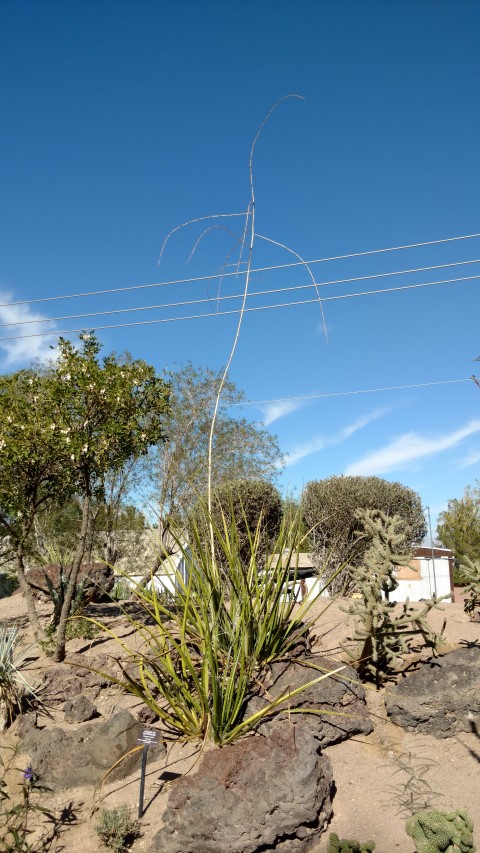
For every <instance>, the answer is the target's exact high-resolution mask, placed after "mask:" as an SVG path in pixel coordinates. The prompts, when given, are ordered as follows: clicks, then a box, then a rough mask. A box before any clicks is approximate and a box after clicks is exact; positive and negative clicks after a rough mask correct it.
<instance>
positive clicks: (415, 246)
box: [0, 233, 480, 308]
mask: <svg viewBox="0 0 480 853" xmlns="http://www.w3.org/2000/svg"><path fill="white" fill-rule="evenodd" d="M476 237H480V233H478V234H463V235H461V236H459V237H445V238H443V239H442V240H425V241H423V242H421V243H407V244H405V245H403V246H389V247H387V248H383V249H370V250H368V251H364V252H349V253H348V254H345V255H332V256H331V257H328V258H316V259H315V260H312V261H296V262H291V263H288V264H275V265H272V266H266V267H255V268H254V269H252V270H250V274H251V275H253V274H254V273H258V272H270V271H273V270H282V269H289V268H292V267H300V266H306V265H307V264H308V265H310V266H311V265H312V264H324V263H327V262H329V261H341V260H347V259H349V258H361V257H366V256H368V255H380V254H385V253H387V252H399V251H403V250H405V249H418V248H421V247H423V246H438V245H440V244H442V243H454V242H457V241H459V240H472V239H474V238H476ZM238 275H242V273H241V272H240V273H239V272H238V270H235V271H234V272H223V273H214V274H212V275H201V276H195V277H192V278H179V279H171V280H170V281H161V282H154V283H152V284H134V285H129V286H127V287H114V288H108V289H104V290H89V291H85V292H84V293H63V294H60V295H58V296H41V297H37V298H35V299H22V300H18V301H16V302H2V303H0V308H6V307H9V306H13V305H34V304H37V303H40V302H55V301H56V300H60V299H80V298H83V297H87V296H102V295H104V294H109V293H126V292H127V291H133V290H145V289H148V288H151V287H166V286H167V285H173V284H189V283H192V282H196V281H211V280H213V279H224V278H229V277H232V276H238Z"/></svg>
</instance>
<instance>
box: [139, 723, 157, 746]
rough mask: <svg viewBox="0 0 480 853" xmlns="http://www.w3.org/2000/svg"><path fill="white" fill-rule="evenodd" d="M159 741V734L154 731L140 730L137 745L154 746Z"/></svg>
mask: <svg viewBox="0 0 480 853" xmlns="http://www.w3.org/2000/svg"><path fill="white" fill-rule="evenodd" d="M159 741H160V732H159V731H157V730H156V729H144V728H143V727H142V728H141V729H140V731H139V733H138V737H137V743H143V744H144V746H155V745H156V744H157V743H159Z"/></svg>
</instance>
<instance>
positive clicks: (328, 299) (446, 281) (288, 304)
mask: <svg viewBox="0 0 480 853" xmlns="http://www.w3.org/2000/svg"><path fill="white" fill-rule="evenodd" d="M479 278H480V275H469V276H462V277H461V278H447V279H441V280H440V281H429V282H424V283H422V284H406V285H401V286H399V287H388V288H382V289H381V290H365V291H363V292H361V293H343V294H339V295H337V296H324V297H322V302H332V301H334V300H337V299H355V298H356V297H359V296H375V295H378V294H379V293H394V292H400V291H401V290H416V289H417V288H421V287H422V288H423V287H435V286H437V285H440V284H455V283H456V282H463V281H473V280H474V279H479ZM313 286H314V285H311V284H306V285H303V286H302V287H303V289H307V288H312V287H313ZM269 292H271V291H266V293H269ZM250 295H251V296H254V295H255V293H253V294H250ZM242 296H243V294H241V293H240V294H236V295H234V296H229V297H223V298H225V299H227V298H228V299H240V298H242ZM200 301H202V300H200ZM312 303H315V304H317V303H318V299H302V300H297V301H295V302H281V303H279V304H277V305H259V306H257V307H250V308H244V309H243V310H244V312H245V313H246V312H254V311H272V310H274V309H277V308H293V307H294V306H296V305H311V304H312ZM173 304H174V305H176V304H191V303H188V302H187V303H173ZM162 307H164V308H165V307H168V306H167V305H164V306H162ZM240 311H241V309H240V308H232V309H231V310H230V311H216V312H215V313H212V312H209V313H208V314H189V315H187V316H185V317H163V318H161V319H158V320H137V321H136V322H130V323H111V324H110V323H109V324H105V325H103V326H97V325H96V326H95V330H96V331H101V330H103V329H126V328H131V327H133V326H151V325H155V324H159V323H177V322H180V321H182V320H201V319H204V318H207V317H225V316H228V315H233V314H239V313H240ZM36 322H40V321H36ZM50 322H51V320H50ZM16 325H20V324H16ZM82 331H84V329H81V328H77V329H53V330H51V331H49V332H34V333H31V334H27V335H8V336H2V337H0V341H13V340H19V339H20V338H42V337H47V336H50V337H51V336H52V335H53V336H57V335H67V334H75V333H77V332H82Z"/></svg>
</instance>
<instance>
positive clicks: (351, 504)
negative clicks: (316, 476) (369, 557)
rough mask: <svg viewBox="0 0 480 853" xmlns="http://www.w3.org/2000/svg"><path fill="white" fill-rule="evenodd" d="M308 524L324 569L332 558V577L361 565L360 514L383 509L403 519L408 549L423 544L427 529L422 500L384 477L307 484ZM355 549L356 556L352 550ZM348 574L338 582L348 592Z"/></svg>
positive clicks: (304, 499)
mask: <svg viewBox="0 0 480 853" xmlns="http://www.w3.org/2000/svg"><path fill="white" fill-rule="evenodd" d="M302 509H303V515H304V519H305V522H306V524H307V526H308V527H309V528H312V534H311V535H312V540H313V554H314V559H315V561H316V565H317V568H318V569H319V570H320V571H321V570H322V566H323V564H324V562H325V560H326V559H328V568H327V570H326V574H327V575H330V574H332V573H333V571H335V570H336V569H338V567H339V566H341V565H342V563H344V562H345V561H346V560H347V559H348V560H350V562H352V561H353V564H358V563H359V562H360V561H361V560H362V558H363V553H364V550H365V548H366V547H367V542H366V540H363V541H360V542H359V541H358V533H359V532H362V531H361V525H360V522H359V520H358V517H357V515H356V511H357V510H359V509H363V510H380V511H381V512H383V513H384V514H385V515H386V516H388V517H393V516H394V515H398V516H399V517H400V519H401V532H402V535H403V537H404V541H403V544H402V547H405V548H409V547H411V546H413V545H417V544H420V542H421V541H422V539H423V538H424V537H425V535H426V532H427V528H426V523H425V517H424V514H423V510H422V504H421V500H420V497H419V496H418V494H417V493H416V492H414V491H413V490H412V489H409V488H408V487H407V486H404V485H402V484H401V483H391V482H389V481H388V480H383V479H381V478H380V477H359V476H357V477H353V476H352V477H343V476H340V477H329V478H328V479H326V480H312V481H311V482H309V483H307V484H306V486H305V489H304V492H303V495H302ZM354 545H355V553H354V554H352V548H353V546H354ZM346 577H347V575H346V574H345V573H340V574H339V575H338V577H337V579H336V581H335V582H334V584H333V588H334V589H335V590H338V589H341V588H343V585H344V583H345V579H346Z"/></svg>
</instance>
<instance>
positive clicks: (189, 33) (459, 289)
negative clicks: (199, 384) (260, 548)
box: [0, 0, 480, 517]
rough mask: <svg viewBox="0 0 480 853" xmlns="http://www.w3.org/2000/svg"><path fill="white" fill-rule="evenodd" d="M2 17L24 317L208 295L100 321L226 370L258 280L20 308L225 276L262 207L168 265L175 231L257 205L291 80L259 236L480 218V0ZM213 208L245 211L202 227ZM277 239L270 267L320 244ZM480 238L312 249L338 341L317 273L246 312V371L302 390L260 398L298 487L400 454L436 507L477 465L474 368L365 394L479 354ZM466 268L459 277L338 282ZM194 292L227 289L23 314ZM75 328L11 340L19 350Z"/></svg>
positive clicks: (259, 287)
mask: <svg viewBox="0 0 480 853" xmlns="http://www.w3.org/2000/svg"><path fill="white" fill-rule="evenodd" d="M0 16H1V26H0V32H1V35H0V79H1V80H2V83H1V89H0V98H1V114H2V126H1V130H0V151H1V158H0V169H1V173H2V174H1V181H0V184H1V188H2V191H1V194H0V217H1V222H0V290H1V293H2V298H1V302H2V303H3V305H2V307H0V322H1V323H3V324H6V323H8V324H13V325H8V326H3V328H0V332H1V336H3V337H5V336H8V335H20V334H27V333H30V334H31V333H34V332H37V331H45V330H47V329H56V330H63V329H72V328H73V329H76V328H90V327H93V328H98V327H99V326H102V325H111V324H115V323H127V322H140V321H145V320H149V321H150V320H160V319H167V318H178V317H185V316H187V315H190V314H199V313H202V314H206V315H207V317H205V318H203V319H196V320H176V321H174V322H162V323H156V324H153V323H152V324H149V325H138V326H132V327H127V328H119V329H105V330H102V331H99V336H100V337H101V339H102V341H104V343H105V347H106V349H107V350H111V349H115V350H117V351H121V350H124V349H129V350H130V351H131V352H132V353H133V355H134V356H135V357H142V358H145V359H147V360H148V361H150V362H152V363H154V364H155V365H156V367H157V368H158V369H159V370H162V369H163V368H165V367H168V366H171V365H172V364H173V363H175V362H177V363H178V362H182V361H186V360H189V359H190V360H192V361H193V362H195V363H197V364H205V365H209V366H211V367H220V366H221V365H222V364H224V363H225V362H226V359H227V356H228V352H229V349H230V346H231V343H232V340H233V336H234V333H235V327H236V323H237V319H238V315H236V314H229V315H220V314H219V315H218V316H215V315H216V313H217V312H220V311H227V310H232V309H235V308H238V307H239V304H240V303H239V300H238V299H230V300H224V301H223V302H221V301H217V297H218V296H221V297H226V296H234V295H235V294H238V293H241V292H242V288H243V285H244V279H243V277H242V276H238V277H235V276H230V277H228V278H224V279H223V280H220V279H219V278H211V279H208V278H203V279H200V280H196V281H193V282H189V283H183V284H178V283H177V284H170V285H165V284H164V285H163V286H160V287H151V288H144V289H140V290H136V291H127V292H121V293H109V294H100V295H96V296H88V297H83V298H76V299H63V300H55V301H53V300H52V301H44V302H36V303H30V304H24V305H12V304H11V303H13V302H18V301H21V300H34V299H45V298H46V297H58V296H60V295H69V294H73V293H84V292H90V291H104V290H106V289H115V288H122V287H130V286H133V285H140V284H142V285H144V284H158V283H162V282H166V281H171V280H175V281H177V280H178V279H185V278H195V279H198V278H199V277H202V276H203V277H207V276H212V275H218V274H219V273H220V271H221V270H222V268H224V266H225V264H228V263H232V262H233V260H234V259H235V254H232V250H235V248H236V247H237V246H238V242H237V241H238V239H239V236H241V233H242V227H243V220H242V218H241V217H231V218H225V219H222V220H209V221H206V222H204V223H198V224H196V225H193V226H191V227H189V228H187V229H183V230H181V231H179V232H176V233H175V234H174V235H173V236H172V238H171V239H170V240H169V242H168V243H167V246H166V249H165V252H164V254H163V257H162V261H161V263H160V265H158V263H157V262H158V257H159V253H160V249H161V246H162V243H163V240H164V238H165V236H166V235H167V234H168V233H169V231H170V230H171V229H173V228H175V226H177V225H178V224H180V223H182V222H185V221H188V220H191V219H194V218H197V217H201V216H213V215H215V214H219V213H221V214H225V213H243V212H244V211H245V210H246V207H247V205H248V201H249V180H248V157H249V151H250V146H251V143H252V139H253V137H254V135H255V133H256V130H257V128H258V126H259V124H260V122H261V121H262V119H263V118H264V116H265V115H266V113H267V112H268V110H269V109H270V107H271V106H272V105H273V104H274V103H275V102H276V101H277V100H278V99H280V98H282V97H283V96H284V95H286V94H289V93H298V94H300V95H302V96H303V98H304V100H299V99H293V98H291V99H288V100H286V101H284V102H283V103H282V104H281V105H280V106H279V107H278V109H277V110H276V111H275V113H274V114H273V116H272V118H271V120H270V121H269V123H268V124H267V125H266V127H265V129H264V131H263V133H262V135H261V137H260V138H259V140H258V144H257V146H256V151H255V160H254V178H255V194H256V208H255V225H256V232H257V235H262V237H268V238H269V239H271V240H274V241H276V242H277V243H280V244H283V245H288V246H289V247H290V248H291V249H292V250H294V251H295V252H297V253H299V254H300V255H301V256H302V257H303V258H304V259H307V260H310V261H318V260H320V259H323V258H331V257H334V256H339V255H346V254H355V253H363V252H367V251H371V250H376V249H381V248H388V247H395V246H403V245H407V244H408V245H409V244H415V243H425V242H429V241H440V240H446V239H447V238H451V237H459V236H465V235H471V234H476V233H478V232H480V215H479V206H478V200H479V197H480V193H479V190H480V171H479V154H478V151H479V137H480V119H479V98H478V92H479V85H480V51H479V50H478V33H479V27H480V4H479V3H478V2H474V0H472V2H468V0H450V2H442V0H432V2H429V0H424V2H422V3H418V2H408V0H402V2H389V3H385V2H383V1H382V0H378V2H374V0H364V2H362V3H358V2H354V0H351V2H342V0H335V2H327V0H325V2H313V0H310V2H305V0H304V1H303V2H302V0H301V2H299V3H295V4H293V3H289V2H278V0H277V2H268V0H267V2H258V0H257V2H253V0H252V2H250V0H246V2H242V3H235V4H234V3H231V2H204V3H202V4H200V3H197V2H177V3H173V2H162V3H158V2H135V3H134V2H122V0H117V2H107V0H104V2H102V0H100V2H95V3H94V2H75V0H70V2H69V3H64V2H53V0H50V2H49V0H46V2H44V3H36V2H22V0H19V2H8V0H4V2H3V3H2V4H0ZM212 224H218V225H222V226H223V228H222V229H219V228H216V229H215V230H209V231H207V232H206V233H205V234H204V235H203V237H202V239H201V241H200V242H199V243H198V245H197V244H196V241H197V240H198V239H199V238H200V236H201V235H202V234H203V232H204V230H205V228H207V227H209V226H210V225H212ZM262 237H261V236H257V238H256V240H255V243H254V251H253V259H252V262H253V267H254V268H255V269H256V268H258V267H269V266H273V265H281V264H286V263H288V262H291V261H294V260H295V258H294V257H293V256H292V255H289V253H288V252H287V251H286V250H285V249H283V248H281V246H279V245H275V244H274V243H269V242H267V241H266V240H264V239H262ZM195 246H196V251H195V253H194V255H193V257H192V258H191V259H190V260H188V258H189V255H190V253H191V251H192V249H193V248H194V247H195ZM479 258H480V238H478V237H477V238H471V239H465V240H456V241H451V242H442V243H435V244H434V245H428V246H422V247H417V248H412V249H408V250H403V251H393V252H387V253H377V254H371V255H361V256H357V257H350V258H343V259H338V260H330V261H324V262H322V263H316V264H312V266H311V269H312V272H313V274H314V276H315V281H316V282H317V283H318V290H319V293H320V295H321V296H322V297H323V298H324V299H325V301H322V307H323V312H324V316H325V323H326V328H327V334H328V341H327V340H326V339H325V335H324V332H323V328H322V316H321V310H320V305H319V303H318V300H317V301H315V300H316V293H317V291H316V290H315V289H314V288H312V287H310V289H303V290H287V291H283V292H281V293H272V292H270V293H264V294H262V295H259V296H253V295H252V296H250V297H249V300H248V302H247V307H250V308H253V307H260V306H268V305H275V304H279V303H285V302H293V301H301V300H310V302H306V303H305V304H303V305H296V306H292V307H286V308H281V309H275V310H262V311H249V312H247V314H246V315H245V317H244V321H243V327H242V331H241V335H240V341H239V345H238V348H237V351H236V353H235V357H234V360H233V363H232V368H231V376H232V378H233V379H234V380H235V381H236V382H237V383H238V385H239V386H240V387H241V388H242V389H243V390H244V391H245V392H246V394H247V396H248V398H249V399H250V400H252V401H261V400H267V401H269V400H273V401H281V402H272V403H263V404H258V405H250V406H248V407H245V408H244V409H243V410H242V413H243V414H245V415H246V416H247V417H251V418H252V419H256V420H262V419H263V421H264V422H265V423H267V424H268V425H269V427H270V428H271V429H272V430H274V431H275V432H276V433H277V434H278V436H279V440H280V444H281V447H282V450H283V451H284V452H285V454H286V461H287V465H286V467H285V470H284V472H283V473H282V475H281V484H282V487H283V488H284V489H285V490H290V491H295V490H296V491H297V492H298V490H299V489H301V486H302V484H303V483H304V482H306V481H308V480H310V479H317V478H323V477H327V476H330V475H332V474H340V473H359V474H376V475H378V476H384V477H386V478H388V479H393V480H399V481H400V482H403V483H405V484H406V485H408V486H411V487H412V488H414V489H416V490H417V491H418V492H419V493H420V495H421V497H422V500H423V502H424V504H425V505H429V506H430V507H431V509H432V515H433V516H434V517H435V516H436V514H437V512H438V511H439V510H440V509H441V508H442V507H444V506H445V504H446V502H447V500H448V499H449V498H452V497H459V496H460V495H461V494H462V492H463V488H464V486H465V485H466V484H467V483H473V482H474V480H475V479H476V478H477V477H478V476H479V464H480V388H477V387H476V386H475V385H474V384H473V382H455V383H450V384H438V385H432V386H429V387H424V388H404V389H403V390H396V391H382V392H376V393H365V394H363V393H362V394H348V395H344V394H343V393H342V392H346V391H361V390H365V389H377V388H385V387H391V386H409V385H416V384H421V383H430V382H444V381H445V380H458V379H468V377H469V376H470V375H471V374H472V372H473V371H474V370H475V368H476V367H477V369H478V370H479V373H480V366H479V365H475V364H474V363H473V359H474V358H475V356H477V355H480V340H479V337H478V316H479V307H480V305H479V297H478V294H479V282H480V278H479V279H475V278H472V279H470V280H466V281H458V279H460V278H465V277H466V276H475V275H479V276H480V262H479V261H477V259H479ZM467 261H468V262H470V263H468V264H465V262H467ZM452 264H456V265H457V266H452ZM426 267H437V269H425V268H426ZM225 269H227V271H230V272H232V271H233V267H228V266H227V267H225ZM402 270H417V272H404V273H401V274H397V273H400V271H402ZM387 273H388V274H390V275H389V276H384V274H387ZM392 273H395V275H392ZM372 276H377V277H376V278H372ZM344 279H358V280H357V281H344ZM446 279H457V282H456V283H455V282H453V283H447V284H440V285H435V286H432V287H425V288H416V289H413V288H412V289H410V290H404V291H401V290H399V291H395V292H390V293H383V294H379V293H377V294H373V295H366V296H360V297H355V298H347V299H345V298H341V299H332V297H339V296H344V295H347V294H353V293H359V292H365V291H372V290H381V289H385V288H391V287H401V286H405V285H407V284H409V285H411V284H423V283H428V282H435V281H444V280H446ZM339 280H341V281H339ZM324 282H337V283H333V284H324ZM309 284H311V279H310V277H309V274H308V271H307V270H306V269H305V268H304V267H302V266H299V267H298V266H297V267H291V268H286V269H282V270H278V269H277V270H263V271H261V272H258V273H254V274H253V275H252V277H251V282H250V287H251V291H252V292H254V291H273V290H279V289H281V288H291V287H296V288H300V287H301V286H303V285H309ZM193 300H207V301H206V302H203V303H198V304H196V305H187V306H185V305H184V306H178V305H177V306H175V307H172V308H157V309H155V310H150V309H149V310H143V311H136V312H132V313H120V314H116V315H115V314H112V313H110V314H103V315H102V316H99V317H97V318H88V319H87V318H77V319H69V320H58V321H53V320H51V325H50V326H49V325H48V324H46V323H41V324H39V325H37V326H36V325H35V324H32V323H30V324H27V325H15V324H18V323H19V322H23V323H25V321H28V320H46V319H48V318H54V317H63V316H66V315H74V314H81V313H92V312H107V311H110V312H111V311H112V310H117V311H119V310H122V309H127V308H128V309H133V308H136V309H138V308H146V307H148V306H151V305H162V304H166V303H178V302H189V301H193ZM53 341H54V338H53V339H52V338H48V337H29V338H17V339H14V340H0V356H1V369H2V370H3V371H10V370H15V369H18V368H20V367H21V366H23V365H25V364H27V363H29V361H30V360H31V358H32V357H35V356H37V355H43V354H44V353H45V352H46V351H47V350H48V346H49V344H50V343H52V342H53ZM316 395H338V396H323V397H319V396H316ZM291 398H304V399H291ZM308 398H310V399H308Z"/></svg>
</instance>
